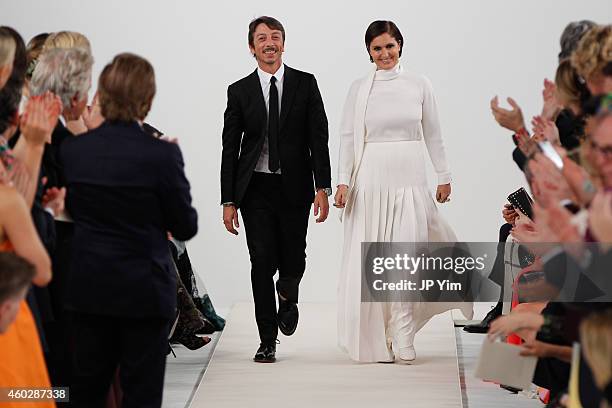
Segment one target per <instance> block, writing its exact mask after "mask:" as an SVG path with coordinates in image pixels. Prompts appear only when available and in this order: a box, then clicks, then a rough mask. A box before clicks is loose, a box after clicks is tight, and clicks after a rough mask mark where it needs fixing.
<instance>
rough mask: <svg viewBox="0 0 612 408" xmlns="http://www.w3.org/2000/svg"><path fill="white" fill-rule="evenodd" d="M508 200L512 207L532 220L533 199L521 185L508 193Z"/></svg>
mask: <svg viewBox="0 0 612 408" xmlns="http://www.w3.org/2000/svg"><path fill="white" fill-rule="evenodd" d="M508 201H509V202H510V204H512V206H513V207H514V208H518V209H519V210H520V211H521V212H522V213H523V214H525V215H526V216H528V217H529V218H531V219H532V220H533V200H532V199H531V197H529V193H527V191H525V189H524V188H523V187H521V188H519V189H518V190H516V191H515V192H514V193H512V194H510V195H509V196H508Z"/></svg>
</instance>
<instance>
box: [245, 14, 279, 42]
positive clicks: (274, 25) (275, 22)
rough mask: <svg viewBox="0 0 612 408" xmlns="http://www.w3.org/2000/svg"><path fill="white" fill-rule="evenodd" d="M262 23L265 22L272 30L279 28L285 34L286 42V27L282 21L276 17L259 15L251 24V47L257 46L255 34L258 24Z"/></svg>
mask: <svg viewBox="0 0 612 408" xmlns="http://www.w3.org/2000/svg"><path fill="white" fill-rule="evenodd" d="M260 24H265V25H267V26H268V28H269V29H271V30H278V31H280V32H281V34H282V35H283V43H284V42H285V27H283V25H282V24H281V22H280V21H278V20H277V19H275V18H274V17H268V16H261V17H257V18H256V19H255V20H253V21H251V23H250V24H249V45H250V46H251V47H255V41H254V38H253V37H254V35H255V30H256V29H257V26H258V25H260Z"/></svg>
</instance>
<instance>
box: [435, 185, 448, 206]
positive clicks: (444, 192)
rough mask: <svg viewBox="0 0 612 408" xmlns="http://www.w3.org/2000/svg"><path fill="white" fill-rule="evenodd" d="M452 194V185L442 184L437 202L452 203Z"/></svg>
mask: <svg viewBox="0 0 612 408" xmlns="http://www.w3.org/2000/svg"><path fill="white" fill-rule="evenodd" d="M450 193H451V185H450V183H448V184H440V185H439V186H438V188H437V190H436V200H437V201H438V202H439V203H445V202H447V201H450Z"/></svg>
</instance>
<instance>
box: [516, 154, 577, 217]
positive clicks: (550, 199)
mask: <svg viewBox="0 0 612 408" xmlns="http://www.w3.org/2000/svg"><path fill="white" fill-rule="evenodd" d="M527 167H528V169H529V172H530V173H531V175H532V179H531V184H532V191H533V194H534V196H535V199H536V201H538V202H540V203H541V204H543V205H544V206H549V205H553V204H556V203H558V202H560V201H561V200H564V199H568V200H570V201H572V202H576V201H577V198H576V195H575V194H574V191H573V190H572V188H571V187H570V185H569V184H568V183H567V180H566V179H565V177H564V176H563V174H562V173H561V172H560V171H559V169H557V167H556V166H555V165H554V163H553V162H552V161H551V160H550V159H549V158H548V157H546V156H544V155H543V154H542V153H536V154H535V155H534V156H533V159H531V160H529V162H528V163H527Z"/></svg>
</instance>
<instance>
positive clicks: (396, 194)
mask: <svg viewBox="0 0 612 408" xmlns="http://www.w3.org/2000/svg"><path fill="white" fill-rule="evenodd" d="M343 223H344V245H343V252H342V264H341V272H340V276H339V284H338V343H339V346H340V347H341V348H342V349H344V350H345V351H346V352H347V353H348V355H349V357H350V358H351V359H353V360H355V361H361V362H378V361H391V360H392V359H393V354H391V353H390V350H389V348H388V342H391V341H392V342H393V343H394V346H400V347H404V346H409V345H412V341H413V340H414V335H415V334H416V332H417V331H418V330H419V329H420V328H421V327H422V326H423V325H424V324H425V323H426V322H427V321H428V320H429V319H430V318H431V317H432V316H434V315H435V314H438V313H441V312H444V311H446V310H449V309H452V308H460V309H461V311H462V312H463V314H464V315H465V316H466V318H468V319H471V318H472V304H471V303H461V304H456V303H455V304H450V303H405V302H404V303H397V302H363V303H362V302H361V264H360V261H361V243H362V242H429V241H433V242H448V241H456V236H455V233H454V232H453V230H452V229H451V227H450V226H449V225H448V223H447V222H446V221H445V220H444V219H443V218H442V217H441V216H440V214H439V212H438V209H437V207H436V203H435V201H434V198H433V196H432V194H431V192H430V191H429V187H428V186H427V177H426V173H425V159H424V148H423V143H422V142H420V141H399V142H376V143H366V144H365V148H364V152H363V157H362V160H361V166H360V168H359V171H358V174H357V176H356V180H355V185H354V186H353V187H352V188H351V191H350V192H349V197H348V202H347V205H346V210H345V212H344V218H343ZM397 333H402V335H401V336H399V338H398V336H397Z"/></svg>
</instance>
